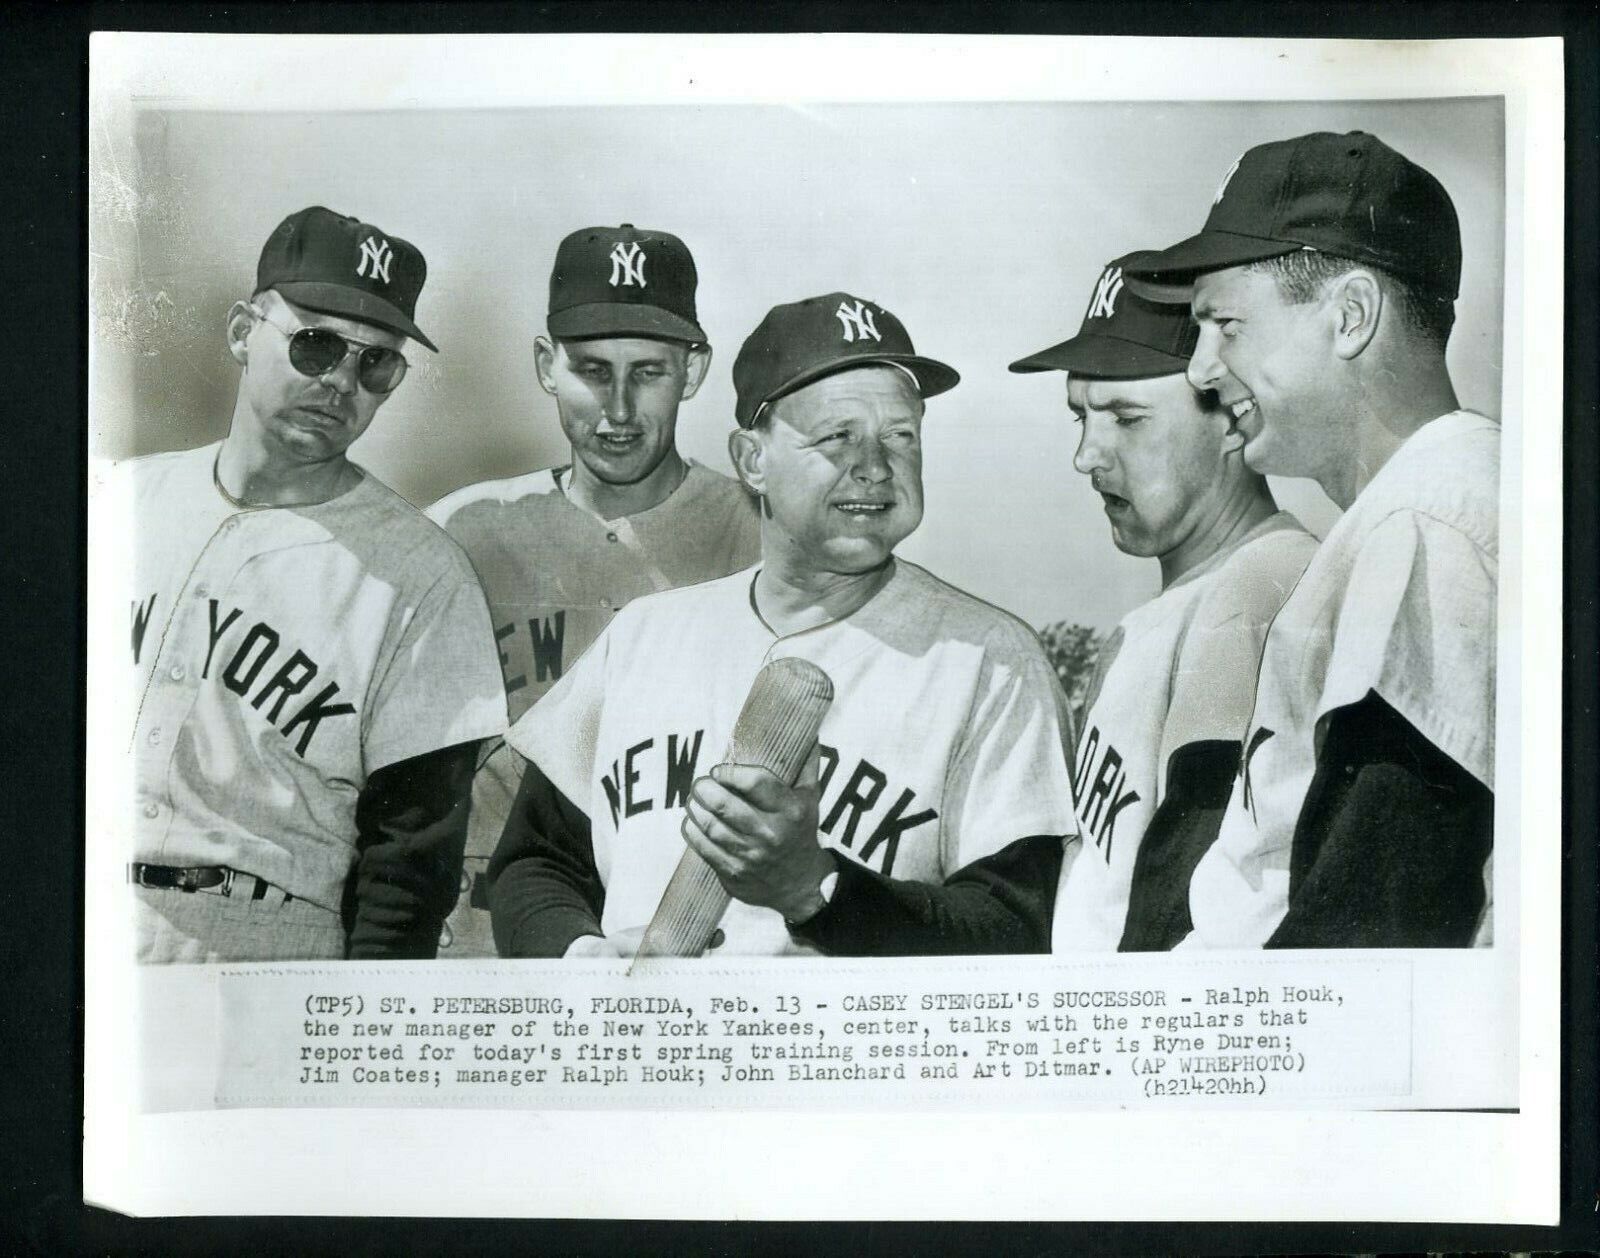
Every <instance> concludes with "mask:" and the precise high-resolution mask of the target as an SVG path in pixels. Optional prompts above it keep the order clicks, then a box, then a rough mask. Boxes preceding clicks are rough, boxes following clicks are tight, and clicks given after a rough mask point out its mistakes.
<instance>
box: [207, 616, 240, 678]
mask: <svg viewBox="0 0 1600 1258" xmlns="http://www.w3.org/2000/svg"><path fill="white" fill-rule="evenodd" d="M207 602H208V604H209V606H208V607H207V608H206V614H207V615H208V616H210V617H211V640H210V642H209V644H208V645H207V646H206V666H205V667H204V668H202V669H201V670H200V676H202V677H209V676H211V657H212V656H213V655H214V654H216V650H217V643H218V642H220V641H222V635H223V634H225V633H227V632H228V626H229V625H231V624H232V623H233V622H234V621H236V620H238V619H239V609H238V608H237V607H235V608H234V609H233V610H232V611H231V612H229V613H228V616H227V619H225V620H224V621H223V622H222V623H221V624H220V625H219V624H218V623H217V608H218V606H219V604H218V603H217V600H216V599H214V598H213V599H208V600H207Z"/></svg>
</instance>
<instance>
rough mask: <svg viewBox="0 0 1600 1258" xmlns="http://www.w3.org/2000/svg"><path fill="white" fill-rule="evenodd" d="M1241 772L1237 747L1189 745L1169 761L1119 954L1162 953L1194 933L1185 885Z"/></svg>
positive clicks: (1139, 859)
mask: <svg viewBox="0 0 1600 1258" xmlns="http://www.w3.org/2000/svg"><path fill="white" fill-rule="evenodd" d="M1238 772H1239V744H1238V743H1236V742H1231V741H1208V742H1199V743H1190V744H1189V745H1187V746H1185V747H1180V748H1178V750H1177V751H1175V752H1173V753H1172V756H1171V757H1170V758H1169V760H1168V761H1167V783H1166V790H1165V791H1164V792H1163V794H1162V798H1161V804H1160V806H1159V807H1158V808H1157V809H1156V811H1155V815H1154V816H1152V817H1151V818H1150V824H1149V826H1148V827H1146V829H1145V832H1144V837H1143V838H1142V839H1141V840H1140V841H1139V854H1138V856H1136V857H1135V858H1134V862H1133V885H1132V889H1131V891H1130V894H1129V896H1128V917H1127V921H1126V923H1125V924H1124V928H1123V932H1122V942H1121V943H1120V944H1119V945H1118V949H1119V951H1122V952H1164V951H1166V950H1167V949H1168V948H1171V947H1173V946H1174V945H1176V944H1177V943H1178V942H1179V941H1180V940H1181V939H1183V937H1184V936H1185V935H1187V934H1188V933H1189V932H1190V931H1191V930H1193V929H1194V923H1193V922H1191V921H1190V920H1189V881H1190V879H1191V878H1193V877H1194V869H1195V866H1196V865H1198V864H1199V863H1200V858H1201V857H1202V856H1204V855H1205V854H1206V849H1207V848H1209V847H1210V846H1211V845H1212V843H1214V842H1215V841H1216V838H1217V831H1218V829H1219V828H1220V827H1221V825H1222V814H1223V813H1224V812H1225V811H1226V810H1227V807H1228V796H1229V795H1230V794H1231V793H1232V791H1233V780H1234V777H1235V776H1236V775H1237V773H1238Z"/></svg>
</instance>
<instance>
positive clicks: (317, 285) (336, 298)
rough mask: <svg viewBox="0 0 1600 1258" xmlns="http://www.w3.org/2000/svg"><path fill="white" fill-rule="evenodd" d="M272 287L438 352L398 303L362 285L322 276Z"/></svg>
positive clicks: (297, 302)
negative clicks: (395, 333) (327, 279)
mask: <svg viewBox="0 0 1600 1258" xmlns="http://www.w3.org/2000/svg"><path fill="white" fill-rule="evenodd" d="M272 287H273V289H274V290H275V291H277V292H278V293H280V294H282V295H283V296H284V297H287V298H288V299H289V300H290V301H292V302H294V304H295V305H297V306H304V307H305V308H306V309H307V310H315V311H316V312H317V313H318V314H330V315H337V316H339V318H341V319H354V320H355V321H356V322H357V323H370V324H372V326H373V327H377V328H384V329H386V330H388V331H390V332H398V333H400V335H402V336H409V337H410V338H411V339H412V340H413V341H416V342H417V344H419V345H423V346H426V347H427V348H428V349H431V350H432V351H433V352H434V353H435V354H437V353H438V352H439V347H438V346H437V345H435V344H434V343H433V342H432V341H430V340H429V339H428V338H427V337H426V336H424V335H423V332H422V329H421V328H419V327H418V326H417V325H416V323H414V322H413V321H412V320H410V319H408V318H406V316H405V315H404V314H403V313H402V312H401V310H400V307H398V306H396V305H394V304H393V303H392V302H387V301H384V300H383V298H381V297H376V296H374V295H373V294H371V293H369V292H366V291H365V290H363V289H359V288H349V287H347V286H346V285H344V284H330V283H328V282H326V281H325V280H286V281H284V282H283V283H281V284H274V285H273V286H272Z"/></svg>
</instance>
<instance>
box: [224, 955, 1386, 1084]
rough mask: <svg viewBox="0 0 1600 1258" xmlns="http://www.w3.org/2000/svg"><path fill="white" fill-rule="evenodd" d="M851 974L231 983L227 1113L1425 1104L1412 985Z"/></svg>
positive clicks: (789, 971)
mask: <svg viewBox="0 0 1600 1258" xmlns="http://www.w3.org/2000/svg"><path fill="white" fill-rule="evenodd" d="M602 964H603V963H602ZM838 966H839V967H842V968H832V969H829V968H821V967H814V966H812V965H810V964H807V963H802V964H801V965H797V966H793V967H785V966H780V967H772V968H768V967H763V968H762V969H760V970H759V971H758V972H754V973H752V972H743V971H741V972H729V971H718V972H714V973H707V972H706V971H704V970H701V971H700V972H699V973H694V972H690V971H687V970H685V969H684V968H683V967H682V966H681V965H678V964H674V963H665V964H663V966H662V968H661V970H660V971H659V972H657V973H653V974H652V973H648V972H646V973H640V974H635V975H633V976H631V977H630V976H627V975H625V974H624V973H622V969H621V967H620V966H618V967H617V968H615V969H612V968H609V967H608V968H595V967H594V965H593V964H587V965H585V966H583V967H582V968H579V967H577V966H573V965H559V964H537V965H518V966H516V967H512V966H506V967H504V968H503V969H501V970H498V971H488V970H478V969H474V970H473V971H471V972H470V973H469V972H465V971H460V970H455V969H454V968H453V967H447V966H436V967H431V968H427V969H421V968H407V969H406V970H405V971H404V972H402V973H401V974H399V975H398V976H396V975H395V974H393V973H388V974H386V973H384V972H383V971H381V970H379V969H376V968H368V967H354V966H351V967H345V968H339V969H329V968H326V967H315V968H309V967H308V968H305V969H296V970H285V969H283V968H281V967H279V968H274V969H271V970H256V971H251V970H243V969H241V970H229V971H227V972H225V973H224V974H222V975H221V983H220V998H221V1014H222V1018H221V1025H222V1046H221V1047H222V1053H221V1057H220V1061H219V1077H218V1082H217V1093H216V1103H217V1104H218V1105H224V1106H242V1105H263V1104H268V1105H311V1106H345V1105H366V1104H370V1105H396V1104H400V1105H408V1104H417V1105H442V1106H457V1107H459V1106H474V1105H493V1106H502V1105H508V1104H509V1105H527V1106H535V1107H537V1106H563V1107H581V1106H594V1105H607V1106H610V1105H615V1106H629V1107H639V1106H648V1107H657V1106H664V1105H665V1106H672V1105H682V1106H692V1107H701V1106H720V1105H729V1104H737V1105H741V1106H748V1105H761V1104H771V1105H773V1106H783V1105H787V1104H793V1103H794V1100H795V1098H796V1097H803V1098H805V1099H806V1101H807V1103H808V1104H810V1103H820V1102H825V1101H827V1100H829V1099H832V1098H836V1099H838V1100H839V1101H840V1102H841V1103H848V1104H850V1105H854V1106H859V1105H861V1104H863V1103H866V1104H872V1105H884V1106H897V1105H900V1104H909V1103H916V1104H924V1103H927V1102H928V1101H930V1100H940V1099H945V1100H949V1101H952V1102H957V1103H960V1102H970V1103H982V1104H986V1105H993V1104H996V1103H1014V1104H1017V1105H1025V1106H1035V1105H1040V1104H1044V1105H1050V1104H1056V1103H1061V1104H1066V1105H1073V1106H1081V1105H1084V1104H1090V1105H1096V1104H1098V1105H1104V1106H1108V1107H1123V1106H1143V1105H1155V1106H1160V1105H1166V1104H1172V1103H1174V1102H1178V1103H1186V1102H1194V1103H1200V1104H1206V1103H1210V1102H1213V1101H1226V1102H1229V1103H1233V1104H1238V1103H1244V1104H1264V1105H1266V1106H1268V1107H1270V1106H1272V1105H1273V1104H1274V1103H1281V1104H1291V1105H1292V1104H1294V1103H1295V1102H1297V1101H1306V1100H1312V1099H1315V1100H1319V1101H1327V1100H1330V1099H1335V1100H1337V1099H1348V1100H1349V1101H1350V1102H1351V1103H1357V1102H1372V1103H1379V1104H1381V1103H1384V1102H1389V1103H1396V1102H1398V1101H1401V1100H1403V1099H1404V1098H1405V1096H1406V1095H1407V1094H1408V1093H1409V1091H1410V1088H1411V1040H1410V1034H1411V1033H1410V1019H1411V990H1410V984H1411V973H1410V967H1409V964H1408V963H1406V962H1404V961H1396V962H1387V961H1385V962H1376V963H1350V964H1346V963H1326V962H1318V963H1316V964H1314V965H1313V964H1299V965H1296V964H1293V963H1272V962H1261V961H1250V962H1241V963H1237V964H1226V965H1223V964H1213V965H1204V966H1191V965H1184V966H1183V967H1182V968H1181V970H1178V971H1177V972H1176V973H1174V974H1173V975H1172V976H1171V977H1170V978H1167V977H1166V976H1163V981H1161V982H1160V983H1152V982H1150V981H1149V971H1148V968H1146V969H1145V970H1144V971H1143V972H1142V973H1141V975H1140V976H1139V978H1138V980H1137V981H1132V980H1126V979H1125V980H1122V981H1119V980H1118V977H1117V975H1116V972H1115V970H1114V969H1113V968H1111V967H1106V968H1098V967H1088V966H1083V965H1075V966H1070V967H1062V968H1059V969H1044V968H1042V967H1040V966H1037V965H1035V966H1030V967H1028V968H1027V969H1026V970H1023V969H1021V967H1018V968H1016V969H1014V970H1012V971H1010V972H1008V971H1006V970H1004V969H992V970H991V969H983V968H980V969H974V970H965V969H963V970H957V971H954V972H952V970H951V969H949V968H943V969H940V970H936V971H932V970H924V969H921V968H905V967H896V968H894V969H889V968H887V967H885V968H883V969H874V968H869V967H866V966H864V965H862V964H861V963H858V962H841V963H838ZM1019 974H1025V976H1026V978H1025V981H1018V975H1019ZM1308 975H1314V977H1308ZM1007 980H1009V981H1007Z"/></svg>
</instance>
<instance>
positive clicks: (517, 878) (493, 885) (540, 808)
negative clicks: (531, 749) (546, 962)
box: [488, 762, 606, 957]
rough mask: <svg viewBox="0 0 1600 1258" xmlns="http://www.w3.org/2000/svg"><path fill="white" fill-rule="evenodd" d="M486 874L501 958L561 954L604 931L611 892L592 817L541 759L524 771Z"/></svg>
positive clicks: (491, 913) (495, 935) (491, 914)
mask: <svg viewBox="0 0 1600 1258" xmlns="http://www.w3.org/2000/svg"><path fill="white" fill-rule="evenodd" d="M488 877H489V917H490V921H491V923H492V924H493V926H494V942H495V947H496V948H497V949H498V950H499V952H500V955H501V956H503V957H559V956H562V955H563V954H564V953H565V952H566V950H567V948H568V947H569V946H570V945H571V943H572V941H573V940H574V939H577V938H578V937H579V936H581V935H599V934H602V933H603V932H602V931H601V929H600V915H601V912H602V910H603V909H604V906H605V899H606V892H605V886H604V884H603V883H602V882H601V881H600V874H599V871H598V870H597V869H596V868H595V863H594V843H593V839H592V837H591V834H590V830H589V818H588V816H587V815H586V814H585V813H584V812H583V811H582V810H581V809H579V808H577V807H576V806H574V805H573V803H572V801H571V800H569V799H568V798H567V797H566V796H565V795H563V794H562V793H561V792H560V791H559V790H557V789H556V787H555V785H554V783H552V782H551V781H550V779H549V778H548V777H546V776H545V774H544V771H543V770H542V769H540V768H539V766H538V765H537V764H534V763H532V762H530V763H529V764H528V767H527V768H526V769H525V770H524V771H523V774H522V785H521V787H520V788H519V789H518V791H517V798H516V802H515V803H514V804H512V806H511V815H510V816H509V817H508V818H507V819H506V828H505V830H504V831H503V832H502V834H501V836H500V842H499V845H498V846H497V847H496V848H495V851H494V855H493V856H492V857H491V858H490V860H489V875H488Z"/></svg>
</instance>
